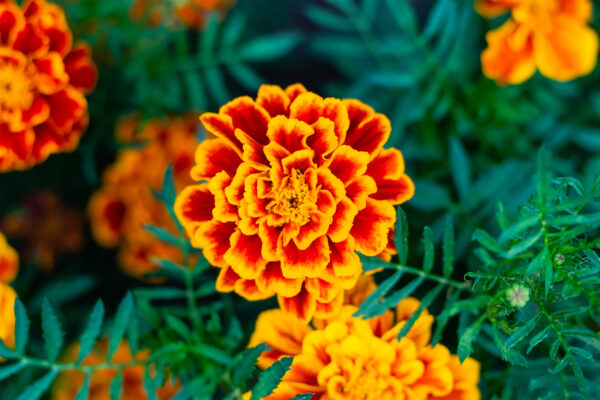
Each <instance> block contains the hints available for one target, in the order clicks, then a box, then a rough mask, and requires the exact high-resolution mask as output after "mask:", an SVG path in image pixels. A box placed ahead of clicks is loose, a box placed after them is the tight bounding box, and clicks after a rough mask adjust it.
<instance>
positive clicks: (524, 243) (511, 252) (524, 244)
mask: <svg viewBox="0 0 600 400" xmlns="http://www.w3.org/2000/svg"><path fill="white" fill-rule="evenodd" d="M543 234H544V231H543V230H541V229H540V230H539V231H538V232H537V233H536V234H535V235H532V236H530V237H528V238H527V239H523V240H520V241H519V242H518V243H517V244H515V245H514V246H512V247H511V248H510V249H508V250H507V251H505V252H503V253H502V256H503V257H505V258H508V259H512V258H514V257H516V256H518V255H519V254H521V253H523V252H524V251H525V250H527V249H529V248H530V247H531V246H533V245H534V244H536V243H537V242H538V241H539V240H540V238H541V237H542V235H543Z"/></svg>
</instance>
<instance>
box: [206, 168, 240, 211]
mask: <svg viewBox="0 0 600 400" xmlns="http://www.w3.org/2000/svg"><path fill="white" fill-rule="evenodd" d="M231 180H232V179H231V177H230V176H229V175H228V174H227V172H225V171H221V172H219V173H217V175H215V177H214V178H213V179H211V180H210V182H209V184H208V189H209V190H210V192H211V193H212V195H213V196H214V208H213V210H212V215H213V217H214V218H215V219H216V220H218V221H221V222H236V221H237V220H238V219H239V218H238V209H237V207H235V206H234V205H232V204H230V203H229V202H228V201H227V198H226V197H225V189H226V188H227V187H229V185H230V184H231Z"/></svg>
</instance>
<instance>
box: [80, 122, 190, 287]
mask: <svg viewBox="0 0 600 400" xmlns="http://www.w3.org/2000/svg"><path fill="white" fill-rule="evenodd" d="M197 125H198V122H197V119H196V118H195V117H178V118H170V119H167V120H158V119H156V120H152V121H150V122H148V123H146V124H145V125H143V128H142V129H141V131H140V132H139V133H136V132H137V131H138V128H139V126H140V123H139V121H138V120H137V117H135V116H131V117H128V118H126V119H124V120H122V121H121V123H120V124H119V126H118V127H117V130H116V133H117V138H118V139H120V140H121V141H125V142H130V143H131V142H135V143H137V144H138V146H139V144H142V143H144V144H145V146H144V147H142V148H139V147H138V148H133V147H130V148H125V149H123V150H121V151H119V154H118V156H117V161H116V162H115V163H114V164H113V165H111V166H110V167H109V168H108V169H107V170H106V172H105V173H104V176H103V183H102V187H101V188H100V189H99V190H98V191H97V192H96V193H94V195H93V196H92V198H91V199H90V204H89V215H90V218H91V221H92V232H93V234H94V237H95V239H96V240H97V241H98V243H100V244H101V245H103V246H105V247H109V248H110V247H119V261H120V264H121V267H122V268H123V269H124V271H125V272H127V273H128V274H130V275H132V276H135V277H138V278H142V277H143V276H144V275H146V274H148V273H149V272H152V271H154V270H156V269H157V268H158V267H157V266H156V265H155V264H154V263H153V262H152V260H151V259H152V258H154V257H155V258H163V259H168V260H171V261H173V262H181V259H182V255H181V252H180V250H179V249H178V248H176V247H173V246H171V245H168V244H165V243H163V242H161V241H160V240H158V239H156V238H155V237H154V236H153V235H152V234H150V233H149V232H147V231H146V229H145V228H144V225H154V226H159V227H162V228H164V229H167V230H169V231H170V232H171V233H173V234H177V228H176V226H175V223H174V222H173V220H172V219H171V217H170V216H169V213H168V212H167V210H166V208H165V207H164V205H163V204H162V203H161V202H160V201H159V200H158V199H157V198H156V197H155V196H154V194H153V193H152V191H153V190H155V191H160V188H161V185H162V181H163V176H164V173H165V170H166V168H167V166H168V165H169V164H172V165H173V173H174V181H175V185H176V187H177V188H182V187H184V186H185V185H188V184H190V183H191V182H192V181H191V180H190V178H189V176H188V171H189V169H190V167H191V165H192V162H193V156H194V154H193V151H194V147H195V146H196V144H197V135H196V128H197Z"/></svg>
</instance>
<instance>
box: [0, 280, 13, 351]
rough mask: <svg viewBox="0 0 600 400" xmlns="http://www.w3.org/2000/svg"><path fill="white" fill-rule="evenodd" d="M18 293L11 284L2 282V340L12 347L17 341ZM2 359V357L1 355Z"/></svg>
mask: <svg viewBox="0 0 600 400" xmlns="http://www.w3.org/2000/svg"><path fill="white" fill-rule="evenodd" d="M16 298H17V293H15V291H14V290H13V288H12V287H10V286H9V285H7V284H5V283H2V282H0V340H2V341H3V342H4V344H5V345H6V346H8V347H10V348H12V347H13V346H14V343H15V311H14V308H15V299H16ZM0 361H2V357H0Z"/></svg>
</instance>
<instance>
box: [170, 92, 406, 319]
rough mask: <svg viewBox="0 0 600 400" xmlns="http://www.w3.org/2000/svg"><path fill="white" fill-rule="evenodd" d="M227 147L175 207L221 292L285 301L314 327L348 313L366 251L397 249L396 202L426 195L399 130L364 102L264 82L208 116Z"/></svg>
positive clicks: (207, 149) (203, 155)
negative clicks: (408, 164) (395, 133)
mask: <svg viewBox="0 0 600 400" xmlns="http://www.w3.org/2000/svg"><path fill="white" fill-rule="evenodd" d="M200 119H201V121H202V123H203V124H204V126H205V127H206V129H207V130H208V131H209V132H211V133H212V134H214V135H215V136H216V137H217V138H216V139H210V140H205V141H204V142H202V143H201V144H200V145H199V146H198V148H197V150H196V165H195V166H194V168H192V171H191V176H192V178H193V179H194V180H195V181H202V180H205V181H206V182H205V183H199V184H197V185H193V186H189V187H187V188H186V189H184V190H183V191H182V192H181V193H180V195H179V196H178V198H177V201H176V203H175V212H176V214H177V216H178V218H179V221H180V222H181V223H182V225H183V226H184V227H185V229H186V231H187V232H188V234H189V236H190V238H191V243H192V245H193V246H195V247H197V248H200V249H202V250H203V252H204V255H205V257H206V258H207V259H208V261H209V262H210V263H211V264H212V265H215V266H217V267H219V268H221V272H220V275H219V277H218V279H217V289H218V290H219V291H223V292H228V291H235V292H236V293H238V294H240V295H242V296H243V297H245V298H246V299H248V300H259V299H264V298H267V297H270V296H273V295H277V297H278V300H279V304H280V306H281V308H283V309H284V310H286V311H287V312H289V313H292V314H294V315H295V316H296V317H298V318H300V319H302V320H304V321H307V320H310V319H311V318H312V317H313V316H314V315H316V316H319V317H324V316H328V315H331V314H334V313H335V312H337V310H338V309H339V308H340V306H341V303H342V301H343V298H344V289H350V288H352V287H353V286H354V284H355V282H356V280H357V279H358V277H359V276H360V274H361V270H362V268H361V263H360V259H359V258H358V255H357V254H356V251H358V252H360V253H362V254H365V255H368V256H376V255H378V254H379V253H381V252H382V251H384V250H385V249H386V247H387V245H388V233H389V231H390V229H392V227H393V225H394V222H395V215H396V214H395V210H394V207H393V206H394V205H396V204H400V203H403V202H405V201H407V200H408V199H410V198H411V197H412V195H413V192H414V186H413V183H412V181H411V180H410V178H408V176H407V175H406V174H405V173H404V161H403V158H402V154H401V153H400V151H398V150H396V149H384V148H383V145H384V143H385V142H386V140H387V139H388V137H389V134H390V130H391V127H390V122H389V120H388V119H387V118H386V117H385V116H384V115H382V114H377V113H375V112H374V111H373V109H372V108H370V107H369V106H367V105H365V104H363V103H361V102H359V101H357V100H338V99H333V98H327V99H323V98H322V97H320V96H318V95H316V94H314V93H311V92H308V91H306V89H305V88H304V87H303V86H302V85H293V86H290V87H288V88H287V89H286V90H282V89H281V88H279V87H278V86H267V85H264V86H262V87H261V88H260V90H259V92H258V97H257V99H256V100H253V99H251V98H250V97H240V98H237V99H235V100H233V101H231V102H229V103H228V104H226V105H224V106H223V107H221V109H220V111H219V113H218V114H212V113H207V114H204V115H202V116H201V117H200Z"/></svg>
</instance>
